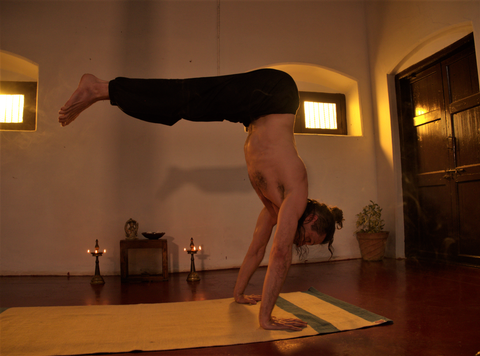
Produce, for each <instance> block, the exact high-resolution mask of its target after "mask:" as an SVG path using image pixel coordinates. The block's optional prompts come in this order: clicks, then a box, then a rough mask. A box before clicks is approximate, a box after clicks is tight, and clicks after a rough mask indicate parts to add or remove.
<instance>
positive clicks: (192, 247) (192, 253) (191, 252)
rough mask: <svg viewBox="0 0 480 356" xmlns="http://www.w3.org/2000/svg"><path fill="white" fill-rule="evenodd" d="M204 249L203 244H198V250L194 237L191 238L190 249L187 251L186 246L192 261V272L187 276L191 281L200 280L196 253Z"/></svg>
mask: <svg viewBox="0 0 480 356" xmlns="http://www.w3.org/2000/svg"><path fill="white" fill-rule="evenodd" d="M201 249H202V247H201V246H198V250H197V248H196V247H195V245H194V243H193V237H192V238H191V239H190V250H188V251H187V249H186V248H184V249H183V250H184V251H187V253H188V254H189V255H190V256H191V263H190V273H189V274H188V276H187V281H189V282H194V281H199V280H200V277H199V276H198V274H197V272H196V271H195V257H194V256H195V255H196V254H197V252H198V251H200V250H201Z"/></svg>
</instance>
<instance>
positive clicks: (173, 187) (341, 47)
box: [0, 0, 377, 275]
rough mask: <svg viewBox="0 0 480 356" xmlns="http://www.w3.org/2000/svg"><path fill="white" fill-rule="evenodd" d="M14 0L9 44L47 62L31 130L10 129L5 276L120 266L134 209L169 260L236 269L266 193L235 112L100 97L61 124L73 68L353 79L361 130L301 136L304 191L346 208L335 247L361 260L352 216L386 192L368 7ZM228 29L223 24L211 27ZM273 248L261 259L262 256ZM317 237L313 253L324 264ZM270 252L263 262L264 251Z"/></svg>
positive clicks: (4, 23)
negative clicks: (319, 70)
mask: <svg viewBox="0 0 480 356" xmlns="http://www.w3.org/2000/svg"><path fill="white" fill-rule="evenodd" d="M217 5H218V4H217V1H129V2H127V1H75V0H71V1H42V0H36V1H13V0H12V1H11V0H2V2H1V3H0V6H1V7H0V13H1V15H0V16H1V23H0V26H1V27H0V31H1V33H2V36H1V38H0V41H1V42H0V48H1V49H2V50H5V51H8V52H11V53H15V54H17V55H20V56H23V57H26V58H28V59H29V60H31V61H33V62H35V63H37V64H38V65H39V78H40V79H39V102H38V110H39V112H38V130H37V132H35V133H18V132H2V133H1V135H0V140H1V165H2V169H1V191H0V193H1V251H0V253H1V271H0V272H1V274H4V275H10V274H66V273H67V272H70V274H91V273H92V272H93V267H94V261H93V258H92V257H90V256H89V255H88V254H87V252H86V251H87V249H92V248H93V246H94V243H95V239H99V242H100V247H101V248H102V249H103V248H105V249H107V254H106V255H104V257H102V258H101V271H102V274H118V273H119V270H120V264H119V262H120V261H119V260H120V258H119V240H120V239H122V238H124V232H123V226H124V224H125V222H126V221H127V220H128V219H129V218H133V219H136V220H137V221H138V222H139V224H140V230H141V231H165V232H166V236H165V237H166V239H167V240H168V242H169V257H170V270H171V271H173V272H175V271H186V270H188V269H189V267H190V261H189V256H188V255H187V254H185V253H184V252H183V248H184V247H186V246H187V245H188V243H189V240H190V237H194V239H195V242H196V243H197V244H200V245H202V247H203V251H202V253H201V254H200V255H197V269H199V270H200V269H217V268H231V267H238V266H239V265H240V264H241V262H242V260H243V256H244V253H245V251H246V249H247V247H248V244H249V242H250V238H251V235H252V232H253V228H254V224H255V221H256V217H257V214H258V212H259V211H260V209H261V203H260V201H259V200H258V198H257V197H256V195H255V193H254V192H253V190H252V189H251V187H250V183H249V181H248V177H247V171H246V166H245V162H244V157H243V142H244V139H245V137H246V135H245V133H244V131H243V128H242V126H241V125H239V124H232V123H227V122H225V123H190V122H183V121H182V122H180V123H178V124H177V125H175V126H173V127H164V126H161V125H153V124H149V123H145V122H141V121H139V120H135V119H132V118H129V117H127V116H126V115H125V114H123V113H122V112H121V111H119V110H118V109H117V108H115V107H111V106H110V104H109V103H101V104H96V105H95V106H94V107H92V108H90V109H88V111H86V112H85V113H84V114H83V115H82V116H81V117H80V118H79V119H78V120H77V121H75V122H74V123H73V124H71V125H70V126H67V127H65V128H62V127H60V125H59V124H58V122H57V112H58V109H59V108H60V107H61V106H62V105H63V104H64V103H65V101H66V100H67V99H68V97H69V96H70V94H71V92H73V90H74V89H75V87H76V85H77V83H78V80H79V78H80V76H81V75H82V74H83V73H85V72H91V73H94V74H96V75H98V76H100V77H101V78H103V79H112V78H114V77H116V76H131V77H167V78H175V77H193V76H208V75H216V74H228V73H234V72H242V71H247V70H251V69H254V68H258V67H264V66H271V65H275V64H281V63H300V64H301V63H304V64H309V65H314V66H321V67H324V68H329V69H331V70H333V71H337V72H340V73H342V74H343V75H345V76H347V77H349V78H352V79H354V80H356V81H357V82H358V89H359V97H360V108H361V111H360V113H361V118H362V120H363V136H360V137H331V136H298V137H297V145H298V149H299V152H300V155H301V156H302V158H303V159H304V161H305V164H306V166H307V169H308V172H309V182H310V196H311V197H313V198H316V199H319V200H322V201H325V202H326V203H327V204H331V205H338V206H340V207H341V208H343V209H344V212H345V217H346V222H345V227H344V229H343V230H340V231H339V232H337V234H336V240H335V244H334V246H335V256H336V258H339V259H345V258H357V257H359V256H360V252H359V249H358V247H357V243H356V240H355V238H354V235H353V231H354V223H355V214H356V213H357V212H358V211H360V209H361V208H362V207H363V206H364V205H365V204H366V203H368V201H369V200H370V199H376V198H377V188H376V186H377V182H376V179H377V176H376V171H375V169H376V162H375V160H376V159H375V152H374V149H375V146H374V143H375V141H374V127H373V122H372V115H373V114H372V105H371V101H372V99H371V91H370V87H371V84H370V73H369V68H370V67H369V62H368V53H367V34H366V24H365V15H364V3H363V2H362V1H353V2H344V1H339V2H335V1H332V2H328V1H305V2H304V1H221V2H220V23H219V26H217V25H218V23H217ZM218 29H219V31H218ZM267 257H268V255H267ZM328 258H329V253H328V251H327V249H326V248H325V247H314V248H312V249H311V251H310V255H309V257H308V260H309V261H320V260H327V259H328ZM264 262H265V263H266V262H267V258H266V259H265V261H264Z"/></svg>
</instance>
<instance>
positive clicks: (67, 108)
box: [58, 74, 109, 126]
mask: <svg viewBox="0 0 480 356" xmlns="http://www.w3.org/2000/svg"><path fill="white" fill-rule="evenodd" d="M108 99H109V96H108V82H107V81H105V80H101V79H98V78H97V77H95V76H94V75H92V74H84V75H83V76H82V79H81V80H80V84H79V85H78V88H77V90H75V92H74V93H73V94H72V96H71V97H70V99H68V101H67V102H66V103H65V105H64V106H63V107H62V108H61V109H60V111H59V112H58V114H59V116H58V122H60V124H61V125H62V126H67V125H68V124H70V123H71V122H72V121H73V120H75V119H76V118H77V117H78V115H80V114H81V113H82V111H84V110H85V109H87V108H88V107H89V106H90V105H92V104H94V103H96V102H97V101H100V100H108Z"/></svg>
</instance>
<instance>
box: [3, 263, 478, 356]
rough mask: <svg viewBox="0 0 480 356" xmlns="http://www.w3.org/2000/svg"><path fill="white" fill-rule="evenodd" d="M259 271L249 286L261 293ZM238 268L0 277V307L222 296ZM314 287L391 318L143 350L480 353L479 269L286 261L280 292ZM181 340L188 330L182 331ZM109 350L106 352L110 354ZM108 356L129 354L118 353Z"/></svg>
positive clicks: (390, 355) (156, 355)
mask: <svg viewBox="0 0 480 356" xmlns="http://www.w3.org/2000/svg"><path fill="white" fill-rule="evenodd" d="M265 271H266V270H265V269H264V268H261V269H260V270H259V271H258V272H257V273H256V274H255V276H254V277H253V279H252V281H251V286H250V287H249V292H251V293H260V292H261V288H262V282H263V277H264V275H265ZM237 272H238V270H223V271H207V272H200V273H199V274H200V277H201V281H200V282H196V283H193V284H192V283H188V282H187V281H186V276H187V275H186V274H185V273H179V274H171V275H170V280H169V281H168V282H155V283H128V284H126V283H123V284H122V283H121V281H120V277H119V276H107V277H104V278H105V281H106V284H105V285H104V286H101V287H95V288H94V287H92V286H91V285H90V277H70V278H67V277H1V278H0V307H17V306H52V305H53V306H61V305H92V304H135V303H166V302H177V301H191V300H204V299H216V298H229V297H231V295H232V290H233V286H234V283H235V278H236V275H237ZM309 287H315V288H316V289H318V290H319V291H321V292H323V293H326V294H329V295H331V296H333V297H335V298H338V299H341V300H343V301H346V302H349V303H351V304H355V305H357V306H360V307H362V308H365V309H367V310H369V311H371V312H374V313H376V314H380V315H382V316H385V317H387V318H390V319H392V320H393V322H394V323H393V324H392V325H386V326H379V327H374V328H368V329H361V330H354V331H348V332H342V333H337V334H329V335H321V336H314V337H306V338H300V339H293V340H286V341H275V342H265V343H256V344H247V345H238V346H225V347H214V348H202V349H189V350H174V351H162V352H148V353H143V354H145V355H147V356H167V355H176V356H179V355H229V356H232V355H355V356H362V355H368V356H375V355H382V356H395V355H422V356H428V355H432V356H433V355H435V356H439V355H443V356H448V355H452V356H460V355H465V356H474V355H475V354H476V353H477V352H479V351H480V269H478V268H471V267H464V266H456V265H443V264H435V263H430V262H419V261H409V260H407V261H405V260H385V261H383V262H362V261H361V260H350V261H340V262H330V263H316V264H302V265H294V266H292V268H291V270H290V272H289V275H288V277H287V280H286V283H285V286H284V289H283V292H293V291H299V290H306V289H308V288H309ZM185 337H186V338H188V335H185ZM110 355H112V354H110ZM115 355H124V356H127V355H132V353H122V354H115Z"/></svg>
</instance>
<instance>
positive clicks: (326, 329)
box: [276, 297, 340, 334]
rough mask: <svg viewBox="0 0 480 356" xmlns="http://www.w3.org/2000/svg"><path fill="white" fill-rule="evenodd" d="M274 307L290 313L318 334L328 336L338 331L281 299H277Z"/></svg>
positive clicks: (324, 321) (327, 323)
mask: <svg viewBox="0 0 480 356" xmlns="http://www.w3.org/2000/svg"><path fill="white" fill-rule="evenodd" d="M276 305H277V306H278V307H279V308H282V309H283V310H285V311H286V312H288V313H291V314H293V315H295V316H296V317H297V318H299V319H302V320H303V321H305V322H307V323H308V325H309V326H311V327H312V328H313V330H315V331H316V332H317V333H319V334H329V333H336V332H338V331H340V330H338V329H337V328H336V327H335V326H333V325H332V324H330V323H329V322H328V321H326V320H323V319H320V318H319V317H317V316H315V315H313V314H311V313H309V312H307V311H306V310H303V309H302V308H300V307H298V306H296V305H295V304H293V303H291V302H289V301H288V300H285V299H283V298H282V297H278V299H277V303H276Z"/></svg>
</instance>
